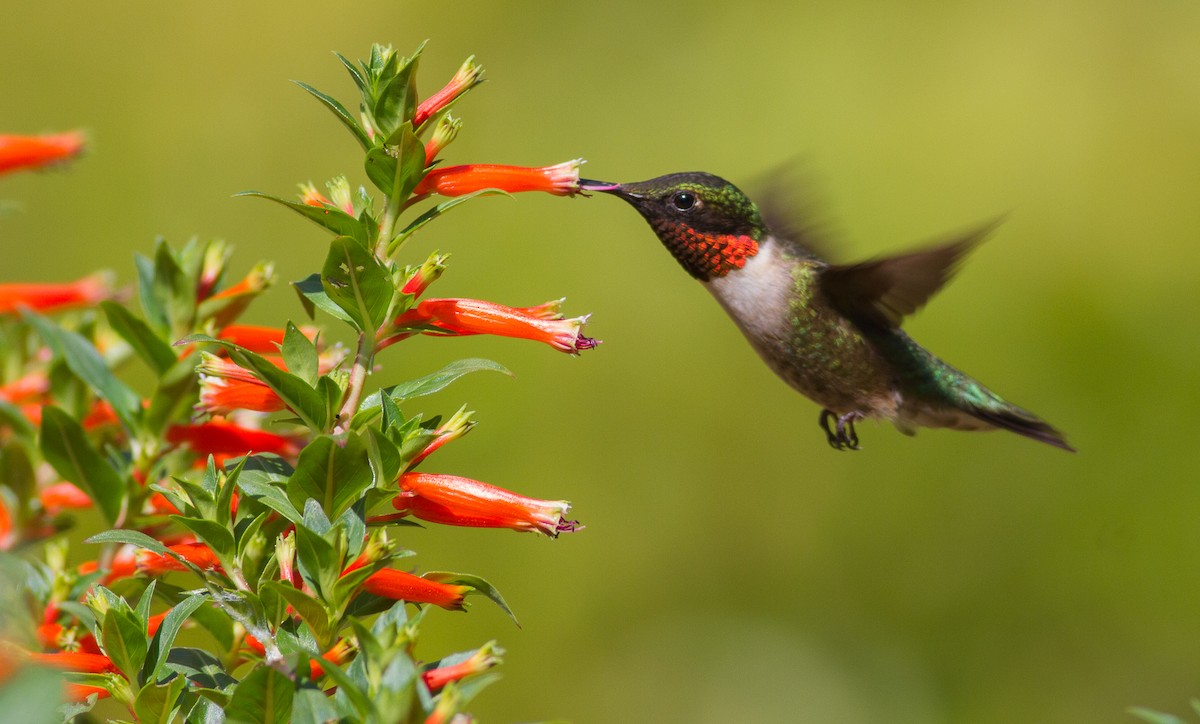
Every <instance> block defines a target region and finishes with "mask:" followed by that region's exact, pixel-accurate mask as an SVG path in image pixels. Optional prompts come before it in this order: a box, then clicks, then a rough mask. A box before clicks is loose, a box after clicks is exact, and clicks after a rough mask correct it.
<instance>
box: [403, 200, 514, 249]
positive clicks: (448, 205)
mask: <svg viewBox="0 0 1200 724" xmlns="http://www.w3.org/2000/svg"><path fill="white" fill-rule="evenodd" d="M479 196H512V194H510V193H508V192H507V191H502V190H501V189H480V190H479V191H472V192H471V193H469V194H463V195H462V196H455V197H454V198H451V199H447V200H445V201H443V202H441V203H440V204H438V205H437V206H434V207H432V208H430V209H428V210H426V211H425V212H424V213H422V214H421V215H420V216H418V217H417V218H415V219H413V220H412V221H410V222H409V223H408V226H405V227H404V228H403V229H402V230H401V231H400V233H399V234H396V236H395V237H393V238H392V240H391V241H389V242H388V249H387V253H388V256H391V255H392V254H395V253H396V250H397V249H399V248H400V246H401V245H402V244H403V243H404V242H405V241H408V237H410V236H412V235H413V234H415V233H416V232H417V231H419V230H420V229H421V227H423V226H425V225H426V224H428V223H429V222H430V221H433V220H434V219H436V218H437V217H439V216H441V215H442V214H444V213H446V212H447V211H449V210H450V209H453V208H454V207H455V206H458V205H459V204H463V203H466V202H467V201H470V200H471V199H473V198H476V197H479Z"/></svg>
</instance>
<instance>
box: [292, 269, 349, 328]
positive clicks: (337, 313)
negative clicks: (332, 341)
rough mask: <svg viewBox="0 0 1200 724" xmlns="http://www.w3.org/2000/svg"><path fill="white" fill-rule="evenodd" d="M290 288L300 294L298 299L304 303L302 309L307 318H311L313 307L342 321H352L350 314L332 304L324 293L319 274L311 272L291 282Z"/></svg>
mask: <svg viewBox="0 0 1200 724" xmlns="http://www.w3.org/2000/svg"><path fill="white" fill-rule="evenodd" d="M292 288H293V289H295V290H296V294H298V295H300V301H301V303H303V304H304V309H305V311H307V312H308V317H309V319H312V318H313V310H314V309H320V310H321V311H322V312H325V313H326V314H328V315H330V316H332V317H335V318H337V319H340V320H342V321H343V322H351V323H353V320H352V319H350V315H348V314H346V313H345V312H343V311H342V308H341V307H339V306H338V305H336V304H334V303H333V300H332V299H330V298H329V295H328V294H326V293H325V287H324V285H322V284H321V275H320V274H311V275H309V276H308V277H306V278H304V279H301V280H300V281H298V282H292Z"/></svg>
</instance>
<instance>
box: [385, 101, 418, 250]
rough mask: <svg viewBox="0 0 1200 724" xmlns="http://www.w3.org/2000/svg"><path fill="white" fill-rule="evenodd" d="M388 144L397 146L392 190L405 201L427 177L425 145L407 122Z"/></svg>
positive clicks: (397, 130)
mask: <svg viewBox="0 0 1200 724" xmlns="http://www.w3.org/2000/svg"><path fill="white" fill-rule="evenodd" d="M388 143H389V145H391V144H395V146H394V148H395V149H396V160H397V168H396V181H395V183H394V184H393V189H392V190H393V192H394V193H395V194H398V198H399V199H401V200H404V199H407V198H408V197H409V195H410V194H412V192H413V189H414V188H416V187H417V184H418V183H420V182H421V178H422V177H423V176H424V175H425V144H423V143H421V139H419V138H417V134H416V133H414V132H413V127H412V123H411V122H406V123H404V124H403V125H401V126H400V127H399V128H398V129H396V132H395V133H394V134H393V136H392V138H389V139H388ZM390 246H391V245H390V244H389V247H390Z"/></svg>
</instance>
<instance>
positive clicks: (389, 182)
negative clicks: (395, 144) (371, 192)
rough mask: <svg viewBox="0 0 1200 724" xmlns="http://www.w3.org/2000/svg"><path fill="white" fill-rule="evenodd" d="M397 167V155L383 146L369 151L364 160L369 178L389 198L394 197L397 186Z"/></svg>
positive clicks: (364, 167)
mask: <svg viewBox="0 0 1200 724" xmlns="http://www.w3.org/2000/svg"><path fill="white" fill-rule="evenodd" d="M396 167H397V163H396V157H395V156H393V155H392V154H391V153H389V152H388V149H386V148H383V147H378V148H372V149H371V150H370V151H367V157H366V160H364V161H363V170H364V171H366V173H367V178H369V179H371V183H373V184H375V188H377V189H379V190H380V191H382V192H383V195H384V196H387V197H388V198H391V197H392V191H393V190H394V189H395V188H396Z"/></svg>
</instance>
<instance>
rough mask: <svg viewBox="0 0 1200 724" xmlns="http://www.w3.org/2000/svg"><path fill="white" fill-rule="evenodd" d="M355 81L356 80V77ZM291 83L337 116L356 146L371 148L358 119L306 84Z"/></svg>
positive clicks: (330, 98)
mask: <svg viewBox="0 0 1200 724" xmlns="http://www.w3.org/2000/svg"><path fill="white" fill-rule="evenodd" d="M339 57H340V56H339ZM355 79H356V80H357V79H358V76H357V75H356V78H355ZM292 82H293V83H295V84H296V85H298V86H300V87H301V88H303V89H304V90H306V91H308V92H309V93H311V94H312V95H313V97H314V98H316V99H317V100H319V101H321V104H322V105H324V106H325V107H326V108H328V109H329V110H330V112H331V113H333V115H335V116H337V119H338V120H339V121H341V122H342V125H344V126H345V127H346V128H347V129H348V130H349V131H350V133H352V134H353V135H354V140H356V141H358V145H360V146H362V147H363V150H366V149H368V148H370V147H371V139H370V138H369V137H368V136H367V132H366V131H364V130H363V129H362V126H360V125H358V119H356V118H355V117H354V116H352V115H350V112H349V111H347V110H346V107H345V106H343V105H342V104H341V103H339V102H338V101H337V100H336V99H334V98H332V97H330V96H327V95H325V94H324V93H322V92H321V91H319V90H317V89H316V88H313V87H312V86H310V85H309V84H307V83H302V82H300V81H298V80H296V81H292Z"/></svg>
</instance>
